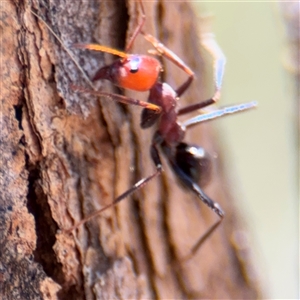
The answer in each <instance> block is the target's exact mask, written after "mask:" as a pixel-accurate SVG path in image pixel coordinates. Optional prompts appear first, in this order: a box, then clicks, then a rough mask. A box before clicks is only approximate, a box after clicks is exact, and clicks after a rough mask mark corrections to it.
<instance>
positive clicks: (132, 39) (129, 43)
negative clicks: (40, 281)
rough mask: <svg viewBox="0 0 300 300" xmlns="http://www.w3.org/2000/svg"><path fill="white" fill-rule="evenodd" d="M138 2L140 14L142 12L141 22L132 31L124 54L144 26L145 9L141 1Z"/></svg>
mask: <svg viewBox="0 0 300 300" xmlns="http://www.w3.org/2000/svg"><path fill="white" fill-rule="evenodd" d="M139 2H140V6H141V12H142V20H141V21H140V23H139V24H138V26H137V28H136V29H135V30H134V32H133V34H132V36H131V38H130V40H129V42H128V45H127V46H126V49H125V52H128V51H129V50H130V49H131V47H132V45H133V42H134V40H135V39H136V37H137V35H138V34H139V33H140V32H141V31H142V28H143V26H144V24H145V21H146V14H145V9H144V5H143V3H142V0H139Z"/></svg>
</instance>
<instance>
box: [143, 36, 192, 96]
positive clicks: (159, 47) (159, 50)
mask: <svg viewBox="0 0 300 300" xmlns="http://www.w3.org/2000/svg"><path fill="white" fill-rule="evenodd" d="M142 34H143V35H144V37H145V39H146V40H147V41H148V42H150V43H151V44H152V45H153V47H154V48H155V49H156V52H155V53H154V54H158V55H163V56H164V57H166V58H167V59H168V60H170V61H171V62H172V63H174V64H175V65H176V66H178V67H179V68H180V69H182V70H183V71H184V72H185V73H187V74H188V75H189V77H188V79H187V80H186V81H185V82H184V83H183V84H182V85H181V86H180V87H179V88H177V89H176V91H175V92H176V94H177V96H178V97H180V96H181V95H182V94H183V93H184V92H185V91H186V90H187V88H188V87H189V86H190V84H191V83H192V81H193V80H194V78H195V73H194V72H193V71H192V70H191V69H190V67H188V66H187V65H186V64H185V63H184V61H183V60H182V59H181V58H180V57H178V56H177V55H176V54H175V53H174V52H173V51H171V50H170V49H169V48H167V47H166V46H165V45H163V44H162V43H161V42H160V41H159V40H157V39H156V38H155V37H154V36H152V35H150V34H146V33H143V32H142ZM149 52H150V53H151V52H152V51H151V50H150V51H149Z"/></svg>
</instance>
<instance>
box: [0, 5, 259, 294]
mask: <svg viewBox="0 0 300 300" xmlns="http://www.w3.org/2000/svg"><path fill="white" fill-rule="evenodd" d="M1 5H2V6H1V58H2V61H1V83H2V85H1V132H0V134H1V191H2V192H1V196H0V203H1V209H0V224H1V230H0V232H1V238H0V249H1V251H0V295H1V299H187V298H189V299H192V298H193V299H196V298H197V299H200V298H211V299H221V298H222V299H256V298H258V297H259V296H258V295H259V294H258V290H259V289H258V287H257V279H256V276H255V273H254V271H253V267H252V262H251V259H250V258H249V245H248V244H247V242H246V239H245V238H244V237H245V236H246V233H245V231H244V229H242V227H241V225H240V222H238V221H237V218H236V212H235V209H234V204H233V203H234V202H233V199H232V195H231V188H230V185H229V182H228V180H227V179H226V176H224V171H223V166H222V159H223V157H222V154H221V149H220V145H219V142H218V136H217V133H216V132H215V131H214V130H213V128H212V124H205V125H201V126H199V128H195V129H193V130H192V131H191V132H189V133H188V134H187V140H189V141H191V142H193V143H196V144H201V145H203V146H204V147H206V148H207V149H208V150H209V151H210V152H211V153H212V156H213V157H214V177H213V180H212V183H211V184H210V185H209V186H208V187H207V188H206V192H207V194H209V195H210V197H211V198H213V199H215V200H216V201H218V202H219V203H220V205H221V206H222V207H223V208H224V210H225V211H226V219H225V221H224V222H223V224H222V226H221V227H220V228H219V229H218V231H217V232H216V233H215V234H214V236H213V237H212V238H211V239H209V240H208V241H207V242H206V243H205V245H203V247H202V248H201V249H200V251H198V252H197V253H196V255H195V256H194V257H193V258H192V259H191V260H189V261H187V262H182V261H181V258H182V257H184V256H185V255H186V254H187V253H188V252H189V250H190V249H191V247H192V246H193V245H194V243H195V242H196V241H197V239H198V238H199V237H200V236H201V235H202V234H203V233H204V232H205V231H206V230H207V228H208V227H209V226H210V225H211V224H213V222H215V220H216V219H217V218H216V216H215V215H214V213H213V212H211V211H210V210H209V209H208V208H207V207H205V206H204V205H203V204H202V203H199V201H198V199H197V198H196V197H195V196H193V195H192V194H191V193H189V192H187V191H185V190H183V189H182V188H181V187H180V186H179V185H178V183H177V181H176V179H175V177H174V175H173V174H172V173H171V172H170V170H169V168H168V165H167V164H166V161H165V160H164V159H163V163H164V173H163V175H162V176H161V177H160V178H158V179H155V180H153V182H151V183H149V184H148V185H147V186H146V187H145V188H143V189H142V190H140V191H138V192H136V193H135V194H134V195H133V196H132V197H131V199H128V200H125V201H123V202H122V203H120V204H119V205H117V206H116V207H115V208H113V209H109V210H107V211H105V212H104V213H103V214H102V215H101V216H99V217H97V218H95V219H93V220H92V221H90V222H89V223H88V224H86V225H85V226H82V227H80V228H79V229H78V230H77V231H76V233H75V234H65V233H63V231H62V230H63V229H65V228H68V227H70V226H71V225H72V224H74V223H76V222H78V221H79V220H80V219H82V218H83V216H85V215H88V214H89V213H91V212H93V211H95V210H96V209H99V208H100V207H102V206H103V205H106V204H108V203H110V202H111V201H112V200H113V199H114V198H116V197H117V196H118V195H120V194H121V193H123V192H124V191H126V190H127V189H128V188H129V187H130V186H132V184H133V183H135V182H136V181H138V180H139V179H141V178H142V177H145V176H147V175H149V174H151V173H152V172H153V171H154V166H153V163H152V161H151V159H150V157H149V145H150V142H151V137H152V134H153V130H141V129H140V128H139V116H140V111H141V110H140V109H139V108H137V107H129V106H124V105H121V104H116V103H114V102H113V101H110V100H109V99H105V98H103V99H96V98H95V97H93V96H91V95H89V94H79V93H75V92H74V91H73V90H72V89H71V88H70V85H71V84H76V85H80V86H84V87H87V88H88V85H87V84H86V82H85V81H84V79H83V76H82V74H81V73H80V72H79V70H78V68H77V67H76V66H75V65H74V63H73V62H72V60H71V59H70V57H69V55H68V54H67V53H66V51H65V50H64V49H63V48H62V46H61V45H60V44H59V43H58V41H57V40H56V39H55V38H54V37H53V35H52V34H51V33H50V32H49V30H48V28H47V27H46V26H45V24H43V23H42V22H41V21H39V20H38V19H37V18H36V17H35V16H34V15H33V14H32V13H31V11H30V10H31V9H33V10H34V11H36V12H37V13H38V14H39V15H40V16H41V17H42V18H43V19H45V21H46V22H47V23H48V24H49V25H50V26H51V28H52V29H53V30H54V32H55V33H56V34H57V35H58V36H59V37H60V38H61V39H62V41H63V43H64V44H65V45H66V47H68V48H70V49H71V50H72V52H74V54H75V56H76V58H77V59H78V61H79V63H80V65H81V66H82V67H83V69H84V70H85V71H86V72H87V74H88V76H92V75H93V74H94V73H95V71H96V70H97V69H98V68H99V66H102V65H103V64H104V63H108V62H109V61H111V59H112V58H111V57H109V56H108V55H104V54H102V53H92V52H87V51H82V50H80V51H79V50H75V49H72V47H71V45H72V44H73V43H79V42H80V43H84V42H97V43H100V44H104V45H109V46H112V47H116V48H121V49H122V48H123V47H124V45H125V44H126V36H127V37H128V36H130V33H131V32H132V30H133V29H134V27H135V24H136V22H137V19H138V17H139V6H138V4H137V3H135V2H133V1H131V2H129V3H128V5H126V4H125V3H124V2H121V1H103V2H100V1H74V2H73V1H72V2H71V1H70V2H68V3H67V2H64V3H63V2H62V1H55V0H52V1H40V2H38V1H32V2H30V1H7V2H5V3H4V4H3V3H2V4H1ZM145 9H146V14H147V22H146V26H145V31H147V32H149V33H151V34H153V35H155V36H157V37H158V38H159V39H161V40H162V42H163V43H165V44H166V45H168V47H170V48H171V49H172V50H174V51H175V52H176V53H177V54H178V55H179V56H180V57H182V58H184V60H185V61H186V62H187V63H188V64H189V66H191V67H192V68H193V69H194V70H195V72H196V74H197V81H196V82H195V83H193V86H192V88H191V89H190V90H189V92H187V93H186V94H185V95H184V97H183V98H182V99H181V100H180V103H181V105H182V106H183V105H185V104H187V103H194V102H195V101H199V100H201V99H205V98H206V97H207V96H208V93H207V89H206V87H205V85H204V80H203V75H204V60H203V58H202V53H201V51H199V39H198V34H197V23H196V22H197V19H196V18H195V16H194V14H193V11H192V9H191V7H190V5H189V4H187V3H184V2H164V1H161V2H156V1H151V2H145ZM178 15H180V19H177V18H178V17H176V20H175V17H174V16H178ZM148 48H150V46H149V45H147V43H146V42H145V41H144V40H143V38H142V37H139V38H138V39H137V40H136V43H135V46H134V51H135V52H137V53H142V52H143V53H146V51H147V49H148ZM164 66H165V72H164V74H163V80H165V81H166V82H168V83H169V84H170V85H171V86H174V87H176V86H178V85H179V84H180V83H181V82H183V80H184V78H185V77H186V75H185V74H184V73H183V72H181V71H178V69H177V68H176V67H175V66H172V65H171V64H169V63H167V62H164ZM98 87H99V88H101V89H103V90H105V91H115V92H116V91H117V89H116V88H115V87H112V86H111V85H110V84H108V83H106V82H100V83H99V84H98ZM125 93H126V94H129V92H127V91H126V92H125ZM130 95H131V96H134V97H136V98H138V99H144V100H145V99H146V97H147V93H139V94H136V93H134V94H133V93H130Z"/></svg>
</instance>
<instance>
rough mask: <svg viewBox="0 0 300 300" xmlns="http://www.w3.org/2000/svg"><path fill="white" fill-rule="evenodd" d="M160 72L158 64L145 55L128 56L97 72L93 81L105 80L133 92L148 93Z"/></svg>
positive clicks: (160, 68) (155, 60)
mask: <svg viewBox="0 0 300 300" xmlns="http://www.w3.org/2000/svg"><path fill="white" fill-rule="evenodd" d="M161 70H162V67H161V64H160V62H159V61H158V60H157V59H155V58H153V57H151V56H146V55H128V56H127V57H125V58H122V59H119V60H117V61H115V62H113V63H112V64H111V65H108V66H105V67H103V68H101V69H100V70H98V72H97V73H96V74H95V76H94V78H93V81H95V80H98V79H107V80H109V81H111V82H112V83H113V84H115V85H118V86H120V87H122V88H125V89H131V90H134V91H141V92H143V91H148V90H149V89H151V88H152V86H153V85H154V84H155V82H156V81H157V79H158V75H159V72H160V71H161Z"/></svg>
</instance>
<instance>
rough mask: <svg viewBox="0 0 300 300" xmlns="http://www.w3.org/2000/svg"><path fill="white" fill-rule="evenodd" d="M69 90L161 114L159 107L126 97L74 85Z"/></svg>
mask: <svg viewBox="0 0 300 300" xmlns="http://www.w3.org/2000/svg"><path fill="white" fill-rule="evenodd" d="M71 88H72V89H73V90H75V91H78V92H80V93H89V94H91V95H95V96H105V97H107V98H110V99H111V100H114V101H117V102H120V103H124V104H129V105H136V106H140V107H143V108H146V109H149V110H151V111H153V113H155V114H159V113H161V107H160V106H158V105H155V104H152V103H149V102H145V101H141V100H138V99H134V98H130V97H127V96H122V95H118V94H112V93H106V92H98V91H92V90H89V89H85V88H82V87H79V86H76V85H71Z"/></svg>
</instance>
